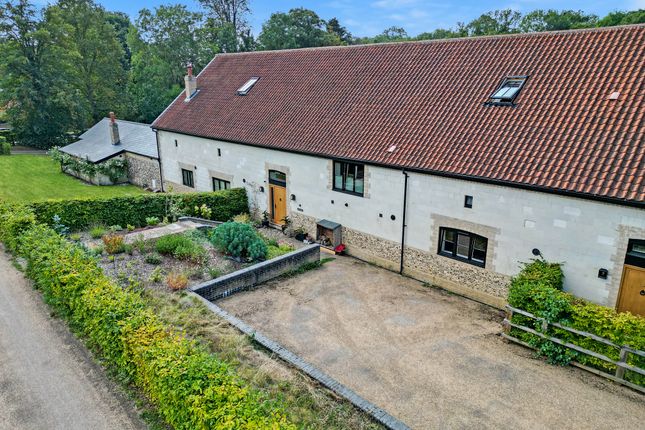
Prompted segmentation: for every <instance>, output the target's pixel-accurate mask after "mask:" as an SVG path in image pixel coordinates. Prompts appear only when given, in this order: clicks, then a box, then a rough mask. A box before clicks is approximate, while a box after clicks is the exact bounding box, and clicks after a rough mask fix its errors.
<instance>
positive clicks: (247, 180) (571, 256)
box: [158, 131, 645, 306]
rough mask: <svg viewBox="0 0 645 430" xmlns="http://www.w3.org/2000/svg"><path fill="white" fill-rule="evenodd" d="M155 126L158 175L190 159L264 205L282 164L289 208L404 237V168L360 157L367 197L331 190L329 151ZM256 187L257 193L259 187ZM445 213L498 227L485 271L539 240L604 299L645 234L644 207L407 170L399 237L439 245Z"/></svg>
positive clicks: (609, 299)
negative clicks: (270, 173)
mask: <svg viewBox="0 0 645 430" xmlns="http://www.w3.org/2000/svg"><path fill="white" fill-rule="evenodd" d="M158 135H159V143H160V156H161V158H162V166H163V177H164V180H165V181H168V182H172V183H175V184H181V168H180V163H181V164H183V165H184V167H185V166H186V165H190V166H193V167H195V166H196V167H197V168H196V169H195V170H194V175H195V189H196V190H197V191H211V190H212V184H211V176H212V175H213V173H214V172H219V173H221V175H220V176H222V178H221V179H227V180H231V186H232V187H246V188H247V191H248V192H249V197H250V199H254V200H255V201H256V202H257V204H258V206H259V209H260V211H263V210H266V208H267V202H268V192H267V190H268V183H267V170H268V169H269V168H275V169H277V170H283V171H285V173H287V196H289V195H291V194H294V195H295V196H296V200H295V201H289V207H288V213H289V214H291V213H301V214H303V215H309V216H311V217H315V218H317V219H329V220H332V221H335V222H338V223H340V224H342V225H343V226H345V227H347V228H351V229H354V230H358V231H361V232H364V233H368V234H371V235H374V236H378V237H382V238H384V239H387V240H389V241H392V242H397V243H399V242H400V240H401V228H402V224H401V222H402V210H403V209H402V206H403V186H404V185H403V184H404V182H403V181H404V175H403V174H402V172H401V171H398V170H393V169H386V168H381V167H374V166H366V193H365V197H358V196H353V195H349V194H345V193H341V192H337V191H333V190H332V189H331V178H330V174H331V163H330V160H328V159H323V158H317V157H312V156H306V155H300V154H293V153H287V152H280V151H274V150H267V149H264V148H257V147H251V146H244V145H238V144H231V143H226V142H218V141H213V140H208V139H203V138H198V137H192V136H186V135H181V134H175V133H170V132H164V131H159V132H158ZM175 139H176V140H177V142H178V146H177V147H175ZM218 149H220V150H221V156H218V151H217V150H218ZM259 186H264V188H265V192H264V193H259V192H257V190H258V188H259ZM465 195H471V196H473V198H474V203H473V208H472V209H467V208H464V196H465ZM332 200H333V202H334V203H332ZM381 215H382V216H381ZM392 215H394V217H395V220H392V219H391V216H392ZM442 217H448V218H453V219H455V220H460V221H464V222H469V223H472V224H477V225H480V226H482V227H490V228H491V229H494V230H495V231H497V234H496V237H489V238H488V239H489V249H488V252H489V253H491V252H492V253H493V254H491V255H493V256H494V258H493V259H492V262H491V263H492V264H488V265H487V267H486V269H487V270H492V271H494V272H498V273H501V274H504V275H514V274H516V273H517V271H518V270H519V262H521V261H527V260H529V259H530V258H533V255H532V254H531V250H532V249H533V248H538V249H539V250H540V251H541V252H542V254H543V255H544V257H545V258H546V259H547V260H549V261H559V262H564V263H565V265H564V272H565V276H566V279H565V289H566V290H568V291H570V292H572V293H573V294H575V295H577V296H580V297H584V298H587V299H589V300H592V301H594V302H596V303H599V304H603V305H607V306H614V305H615V302H616V297H617V292H618V286H619V284H620V277H621V274H622V261H623V259H624V252H625V250H624V248H625V246H626V242H627V239H628V238H637V239H645V211H644V210H641V209H636V208H631V207H626V206H618V205H612V204H606V203H600V202H595V201H591V200H584V199H579V198H572V197H564V196H559V195H554V194H547V193H540V192H534V191H527V190H521V189H517V188H510V187H501V186H494V185H487V184H482V183H477V182H472V181H463V180H457V179H449V178H442V177H438V176H431V175H424V174H419V173H410V178H409V188H408V211H407V220H406V224H407V234H406V245H408V246H410V247H414V248H417V249H420V250H423V251H427V252H430V253H436V252H437V246H438V243H437V242H438V238H437V237H436V231H437V228H438V227H439V226H438V225H434V222H435V221H433V219H437V218H441V219H443V218H442ZM491 248H494V249H491ZM600 268H606V269H608V270H609V278H608V279H606V280H603V279H599V278H598V277H597V274H598V269H600Z"/></svg>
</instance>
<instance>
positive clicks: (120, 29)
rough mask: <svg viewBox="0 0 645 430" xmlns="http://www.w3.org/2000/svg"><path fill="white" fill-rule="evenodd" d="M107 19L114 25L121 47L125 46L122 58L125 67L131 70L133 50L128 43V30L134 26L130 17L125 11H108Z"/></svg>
mask: <svg viewBox="0 0 645 430" xmlns="http://www.w3.org/2000/svg"><path fill="white" fill-rule="evenodd" d="M106 19H107V22H109V23H110V24H111V25H112V27H114V31H115V32H116V38H117V39H118V40H119V42H120V43H121V47H122V48H123V59H122V60H121V63H122V64H123V69H124V70H129V69H130V57H132V52H131V51H130V46H129V45H128V31H129V30H130V26H132V23H131V22H130V17H129V16H128V15H127V14H126V13H124V12H107V13H106Z"/></svg>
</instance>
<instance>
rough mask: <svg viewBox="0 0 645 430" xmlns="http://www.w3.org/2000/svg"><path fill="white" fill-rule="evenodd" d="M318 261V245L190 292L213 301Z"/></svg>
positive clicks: (206, 283) (218, 279) (196, 287)
mask: <svg viewBox="0 0 645 430" xmlns="http://www.w3.org/2000/svg"><path fill="white" fill-rule="evenodd" d="M316 261H320V245H318V244H313V245H309V246H307V247H305V248H302V249H298V250H296V251H293V252H290V253H288V254H285V255H281V256H280V257H277V258H274V259H273V260H269V261H263V262H262V263H258V264H254V265H253V266H250V267H247V268H245V269H242V270H238V271H237V272H233V273H229V274H228V275H224V276H220V277H219V278H217V279H213V280H211V281H207V282H203V283H201V284H199V285H195V286H194V287H192V288H191V289H190V290H191V291H193V292H195V293H197V294H199V295H200V296H201V297H203V298H205V299H206V300H209V301H213V300H217V299H221V298H222V297H227V296H230V295H231V294H234V293H237V292H238V291H242V290H245V289H248V288H251V287H254V286H255V285H258V284H261V283H262V282H266V281H268V280H270V279H273V278H275V277H278V276H280V275H282V274H284V273H286V272H289V271H291V270H294V269H297V268H298V267H300V266H302V265H303V264H305V263H312V262H316Z"/></svg>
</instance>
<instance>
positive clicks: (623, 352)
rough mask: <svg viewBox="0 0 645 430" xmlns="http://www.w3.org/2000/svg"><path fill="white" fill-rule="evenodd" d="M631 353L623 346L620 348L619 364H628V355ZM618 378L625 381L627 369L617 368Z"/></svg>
mask: <svg viewBox="0 0 645 430" xmlns="http://www.w3.org/2000/svg"><path fill="white" fill-rule="evenodd" d="M628 353H629V351H628V350H627V349H626V348H625V347H624V346H623V347H622V348H620V358H619V359H618V362H619V363H627V354H628ZM616 378H618V379H625V368H624V367H621V366H616Z"/></svg>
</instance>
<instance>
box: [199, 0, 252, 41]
mask: <svg viewBox="0 0 645 430" xmlns="http://www.w3.org/2000/svg"><path fill="white" fill-rule="evenodd" d="M199 3H200V4H201V5H202V7H203V8H204V9H205V10H206V12H207V15H208V20H207V27H210V28H211V29H212V33H214V34H215V36H216V37H217V44H218V46H219V47H220V49H221V50H222V52H236V51H247V50H250V49H251V48H252V46H253V36H251V29H250V28H249V24H248V21H247V16H248V15H249V14H250V13H251V9H250V8H249V2H248V0H199Z"/></svg>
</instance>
